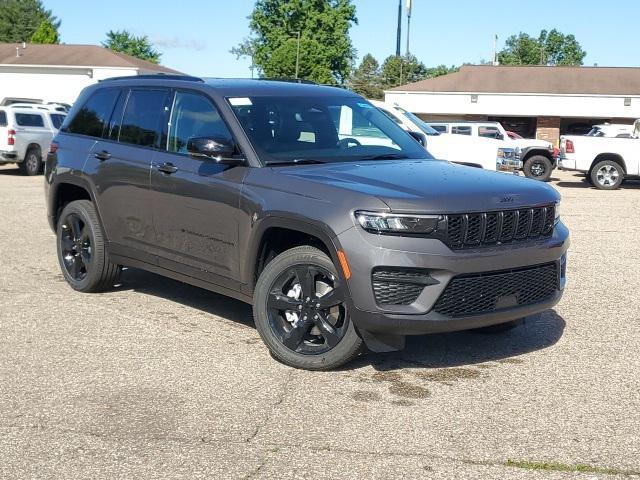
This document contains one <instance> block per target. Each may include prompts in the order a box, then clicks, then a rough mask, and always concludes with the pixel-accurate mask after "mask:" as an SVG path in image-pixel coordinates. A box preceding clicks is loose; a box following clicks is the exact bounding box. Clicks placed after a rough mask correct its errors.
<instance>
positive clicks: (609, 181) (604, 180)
mask: <svg viewBox="0 0 640 480" xmlns="http://www.w3.org/2000/svg"><path fill="white" fill-rule="evenodd" d="M589 178H590V179H591V183H592V184H593V186H594V187H596V188H597V189H600V190H616V189H618V188H620V185H622V182H623V180H624V169H623V168H622V166H621V165H620V164H619V163H618V162H616V161H614V160H603V161H601V162H598V163H596V164H595V165H594V166H593V168H592V169H591V172H589Z"/></svg>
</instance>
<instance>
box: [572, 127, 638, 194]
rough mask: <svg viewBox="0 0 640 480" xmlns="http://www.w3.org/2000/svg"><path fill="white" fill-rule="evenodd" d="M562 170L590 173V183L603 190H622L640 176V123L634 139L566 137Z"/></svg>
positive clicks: (634, 133) (588, 178)
mask: <svg viewBox="0 0 640 480" xmlns="http://www.w3.org/2000/svg"><path fill="white" fill-rule="evenodd" d="M560 168H561V169H562V170H577V171H579V172H584V173H586V176H587V180H589V182H590V183H591V184H592V185H593V186H595V187H596V188H599V189H601V190H614V189H617V188H620V185H622V182H623V181H624V180H625V179H626V178H632V177H638V176H640V120H637V121H636V122H635V124H634V127H633V133H632V136H631V138H606V137H597V136H578V135H564V136H562V137H561V138H560Z"/></svg>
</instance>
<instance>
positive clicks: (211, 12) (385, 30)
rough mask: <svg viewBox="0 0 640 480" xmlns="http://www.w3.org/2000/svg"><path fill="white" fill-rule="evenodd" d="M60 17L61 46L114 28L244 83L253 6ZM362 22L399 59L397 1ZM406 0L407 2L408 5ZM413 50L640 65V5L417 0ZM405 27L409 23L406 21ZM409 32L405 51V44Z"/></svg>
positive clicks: (367, 10)
mask: <svg viewBox="0 0 640 480" xmlns="http://www.w3.org/2000/svg"><path fill="white" fill-rule="evenodd" d="M44 3H45V5H46V6H47V8H50V9H52V10H53V12H54V14H55V15H56V16H58V18H60V19H61V20H62V27H61V36H62V41H63V42H65V43H83V44H87V43H88V44H99V43H100V42H101V41H102V40H104V38H105V33H106V32H107V31H108V30H110V29H114V30H115V29H128V30H130V31H132V32H134V33H136V34H145V35H148V36H149V38H151V39H152V40H153V41H154V42H155V44H156V46H157V48H158V49H159V50H160V51H161V52H162V54H163V55H162V63H163V64H164V65H166V66H168V67H171V68H174V69H177V70H180V71H182V72H185V73H190V74H193V75H201V76H213V77H248V76H249V75H250V71H249V68H248V67H249V63H250V62H249V61H248V60H236V59H235V56H234V55H232V54H231V53H229V50H230V49H231V48H232V47H233V46H234V45H236V44H238V43H239V42H240V41H242V39H243V38H244V37H246V36H247V35H248V34H249V29H248V20H247V17H248V16H249V14H250V13H251V10H252V8H253V5H254V1H253V0H207V1H203V0H181V1H178V2H176V1H175V0H172V1H169V0H155V1H151V0H135V1H133V0H109V1H95V0H84V1H79V0H44ZM354 3H355V5H356V7H357V16H358V20H359V25H356V26H355V27H354V28H353V29H352V31H351V36H352V39H353V42H354V46H355V48H356V49H357V50H358V55H359V56H362V55H364V54H365V53H369V52H370V53H372V54H373V55H374V56H376V57H377V58H378V59H379V60H382V59H384V58H385V57H386V56H388V55H390V54H393V53H394V52H395V38H396V21H397V16H396V12H397V7H398V1H397V0H355V1H354ZM403 3H404V2H403ZM413 3H414V10H413V17H412V28H411V51H412V53H414V54H415V55H417V56H418V58H419V59H420V60H422V61H423V62H424V63H425V64H426V65H427V66H435V65H439V64H447V65H459V64H461V63H464V62H471V63H478V62H480V61H481V60H489V59H490V58H491V52H492V45H493V36H494V34H498V36H499V47H500V46H501V45H502V44H503V42H504V40H505V39H506V37H507V36H509V35H510V34H513V33H518V32H519V31H524V32H527V33H531V34H535V35H537V34H538V33H539V32H540V30H541V29H542V28H547V29H551V28H554V27H555V28H558V29H559V30H561V31H562V32H564V33H573V34H574V35H576V37H577V38H578V40H579V41H580V42H581V43H582V46H583V48H584V49H585V50H586V51H587V52H588V56H587V58H586V60H585V65H593V64H594V63H597V64H598V65H600V66H639V65H640V58H639V56H638V51H639V50H638V44H639V40H640V39H639V38H638V37H639V35H638V34H637V33H636V34H635V35H633V32H634V31H635V32H638V28H637V25H638V21H639V19H640V1H637V0H610V1H608V2H602V1H598V2H596V1H595V0H553V1H552V0H536V1H531V0H527V1H525V0H510V1H501V0H493V1H478V0H457V1H455V2H449V1H447V0H438V1H434V0H414V1H413ZM403 28H405V29H406V18H404V21H403ZM405 33H406V30H405V31H403V42H402V45H403V52H404V49H405V41H406V40H405V38H404V34H405Z"/></svg>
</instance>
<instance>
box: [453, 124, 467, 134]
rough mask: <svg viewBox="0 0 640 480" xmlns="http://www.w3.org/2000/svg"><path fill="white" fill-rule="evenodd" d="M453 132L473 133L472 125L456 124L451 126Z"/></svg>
mask: <svg viewBox="0 0 640 480" xmlns="http://www.w3.org/2000/svg"><path fill="white" fill-rule="evenodd" d="M451 133H453V134H455V135H471V127H470V126H468V125H454V126H453V127H451Z"/></svg>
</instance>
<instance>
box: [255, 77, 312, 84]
mask: <svg viewBox="0 0 640 480" xmlns="http://www.w3.org/2000/svg"><path fill="white" fill-rule="evenodd" d="M257 80H264V81H266V82H288V83H303V84H305V85H317V83H316V82H313V81H311V80H305V79H303V78H268V77H261V78H258V79H257Z"/></svg>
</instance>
